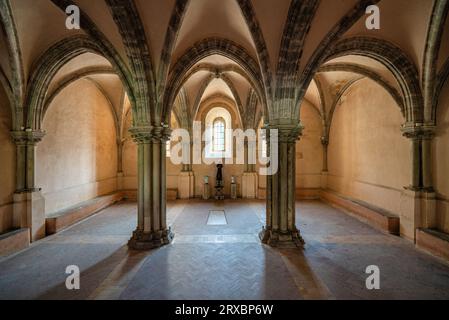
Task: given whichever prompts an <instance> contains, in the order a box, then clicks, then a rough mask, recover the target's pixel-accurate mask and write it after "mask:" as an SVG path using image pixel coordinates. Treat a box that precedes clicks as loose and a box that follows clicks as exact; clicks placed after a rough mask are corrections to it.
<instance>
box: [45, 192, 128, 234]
mask: <svg viewBox="0 0 449 320" xmlns="http://www.w3.org/2000/svg"><path fill="white" fill-rule="evenodd" d="M123 198H124V196H123V193H121V192H117V193H113V194H110V195H106V196H101V197H98V198H95V199H92V200H89V201H85V202H83V203H80V204H78V205H76V206H72V207H70V208H67V209H64V210H61V211H58V212H56V213H54V214H51V215H49V216H47V217H46V219H45V229H46V233H47V235H51V234H55V233H57V232H59V231H61V230H63V229H66V228H67V227H69V226H71V225H73V224H75V223H77V222H79V221H81V220H83V219H85V218H87V217H89V216H91V215H93V214H94V213H97V212H98V211H100V210H103V209H104V208H107V207H109V206H110V205H112V204H114V203H116V202H119V201H121V200H122V199H123Z"/></svg>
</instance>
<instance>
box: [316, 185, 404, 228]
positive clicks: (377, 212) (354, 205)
mask: <svg viewBox="0 0 449 320" xmlns="http://www.w3.org/2000/svg"><path fill="white" fill-rule="evenodd" d="M321 200H324V201H326V202H329V203H331V204H334V205H336V206H338V207H341V208H343V209H346V210H348V211H349V212H351V213H352V214H354V215H356V216H358V217H360V218H361V219H363V220H364V221H366V222H367V223H368V224H369V225H371V226H373V227H375V228H376V229H379V230H381V231H384V232H387V233H390V234H394V235H399V217H396V216H394V215H392V214H391V213H388V212H386V211H384V210H382V209H379V208H373V207H369V206H368V205H366V204H362V203H359V202H355V201H353V200H350V199H347V198H345V197H343V196H341V195H339V194H337V193H335V192H332V191H329V190H321Z"/></svg>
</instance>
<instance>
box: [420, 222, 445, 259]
mask: <svg viewBox="0 0 449 320" xmlns="http://www.w3.org/2000/svg"><path fill="white" fill-rule="evenodd" d="M416 247H417V248H419V249H422V250H424V251H427V252H429V253H430V254H433V255H435V256H438V257H440V258H443V259H445V260H449V234H447V233H443V232H440V231H437V230H431V229H416Z"/></svg>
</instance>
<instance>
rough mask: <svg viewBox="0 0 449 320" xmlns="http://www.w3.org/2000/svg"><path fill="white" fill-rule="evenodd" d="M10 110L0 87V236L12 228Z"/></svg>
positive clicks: (13, 157)
mask: <svg viewBox="0 0 449 320" xmlns="http://www.w3.org/2000/svg"><path fill="white" fill-rule="evenodd" d="M10 131H11V109H10V106H9V102H8V99H7V97H6V94H5V92H4V91H3V88H2V86H1V85H0V177H1V180H0V181H1V183H0V234H1V233H3V232H6V231H8V230H9V229H11V227H12V211H13V208H12V207H13V206H12V202H13V193H14V191H15V176H16V175H15V173H16V171H15V161H16V160H15V159H16V156H15V154H16V153H15V152H16V149H15V146H14V144H13V143H12V140H11V135H10Z"/></svg>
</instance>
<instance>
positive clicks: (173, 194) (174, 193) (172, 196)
mask: <svg viewBox="0 0 449 320" xmlns="http://www.w3.org/2000/svg"><path fill="white" fill-rule="evenodd" d="M176 199H178V189H167V200H168V201H173V200H176Z"/></svg>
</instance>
